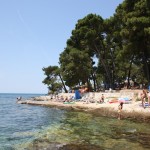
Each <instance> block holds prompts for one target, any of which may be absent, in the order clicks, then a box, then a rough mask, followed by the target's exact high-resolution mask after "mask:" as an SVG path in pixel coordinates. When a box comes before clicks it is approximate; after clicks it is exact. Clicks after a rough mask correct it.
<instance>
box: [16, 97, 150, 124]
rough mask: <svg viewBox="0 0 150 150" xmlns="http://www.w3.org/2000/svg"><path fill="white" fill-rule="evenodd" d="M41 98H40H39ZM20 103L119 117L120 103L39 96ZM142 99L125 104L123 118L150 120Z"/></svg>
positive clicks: (139, 120)
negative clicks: (51, 98)
mask: <svg viewBox="0 0 150 150" xmlns="http://www.w3.org/2000/svg"><path fill="white" fill-rule="evenodd" d="M39 99H40V100H39ZM17 103H18V104H28V105H40V106H46V107H55V108H59V109H67V110H72V111H84V112H88V113H93V114H94V115H99V116H107V117H113V118H117V115H118V112H117V109H118V105H119V103H113V104H110V103H108V102H105V103H103V104H99V103H88V104H86V103H83V102H81V101H75V102H74V103H67V104H66V103H63V102H57V101H55V100H45V99H41V98H38V100H37V99H34V100H23V101H18V102H17ZM140 104H141V102H140V101H133V102H132V103H130V104H124V106H123V111H122V116H123V118H122V119H130V120H133V121H138V122H150V108H149V107H147V108H145V109H144V108H143V107H141V106H140Z"/></svg>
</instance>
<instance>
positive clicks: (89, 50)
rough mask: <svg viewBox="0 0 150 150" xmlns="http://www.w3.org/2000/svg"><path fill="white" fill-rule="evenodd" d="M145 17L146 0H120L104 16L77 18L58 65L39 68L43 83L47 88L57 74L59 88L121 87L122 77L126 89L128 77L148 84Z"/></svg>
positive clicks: (149, 31)
mask: <svg viewBox="0 0 150 150" xmlns="http://www.w3.org/2000/svg"><path fill="white" fill-rule="evenodd" d="M149 16H150V1H148V0H124V1H123V3H122V4H120V5H119V6H118V7H117V8H116V12H115V14H114V15H113V16H112V17H110V18H108V19H103V18H102V17H101V16H99V15H96V14H88V15H87V16H85V17H84V18H82V19H79V20H78V21H77V24H76V25H75V29H73V30H72V34H71V36H70V38H69V39H67V40H66V48H65V49H64V50H63V51H62V53H61V54H60V57H59V64H60V66H59V67H57V66H49V67H48V68H44V69H43V71H44V72H45V75H46V76H47V77H46V78H45V79H44V81H43V83H44V84H47V85H48V86H49V88H50V87H51V86H50V85H53V84H54V83H58V78H57V77H58V76H59V78H60V79H61V85H63V86H62V87H63V89H66V87H65V86H68V87H70V88H72V87H74V86H77V85H83V84H87V85H93V89H94V90H95V91H96V90H98V89H99V88H100V85H101V84H102V83H103V84H104V85H105V88H113V89H114V88H117V87H119V88H121V86H122V85H123V84H124V81H125V80H126V79H127V80H128V85H127V88H130V80H132V81H134V82H136V83H138V84H145V85H148V84H150V17H149ZM58 68H59V69H58ZM52 77H53V78H52ZM65 91H66V92H67V90H65Z"/></svg>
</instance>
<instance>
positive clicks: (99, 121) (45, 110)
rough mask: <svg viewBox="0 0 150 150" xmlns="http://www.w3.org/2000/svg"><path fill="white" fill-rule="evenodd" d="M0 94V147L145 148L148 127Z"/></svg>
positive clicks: (13, 149) (53, 149) (62, 149)
mask: <svg viewBox="0 0 150 150" xmlns="http://www.w3.org/2000/svg"><path fill="white" fill-rule="evenodd" d="M18 96H22V97H23V98H28V97H34V96H38V95H35V94H0V150H38V149H39V150H44V149H50V150H56V149H57V150H58V149H60V150H71V149H72V150H80V149H81V150H88V149H89V150H129V149H131V150H148V149H150V128H149V124H146V123H135V122H132V121H127V120H117V119H114V118H108V117H99V116H93V115H92V114H88V113H84V112H73V111H67V110H66V111H65V110H60V109H57V108H49V107H42V106H32V105H21V104H17V103H16V98H17V97H18Z"/></svg>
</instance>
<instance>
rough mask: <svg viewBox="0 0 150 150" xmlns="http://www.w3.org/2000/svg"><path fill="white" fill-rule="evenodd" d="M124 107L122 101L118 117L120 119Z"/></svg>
mask: <svg viewBox="0 0 150 150" xmlns="http://www.w3.org/2000/svg"><path fill="white" fill-rule="evenodd" d="M122 109H123V102H121V103H120V104H119V106H118V119H119V120H120V119H121V112H122Z"/></svg>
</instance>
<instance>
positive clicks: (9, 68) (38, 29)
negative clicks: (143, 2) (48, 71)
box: [0, 0, 123, 94]
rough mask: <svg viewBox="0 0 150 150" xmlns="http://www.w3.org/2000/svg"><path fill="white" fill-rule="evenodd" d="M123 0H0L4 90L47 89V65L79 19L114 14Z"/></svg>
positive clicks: (53, 61) (0, 88) (55, 60)
mask: <svg viewBox="0 0 150 150" xmlns="http://www.w3.org/2000/svg"><path fill="white" fill-rule="evenodd" d="M122 2H123V0H93V1H92V0H86V1H85V0H0V93H44V94H46V93H47V86H46V85H44V84H43V83H42V80H43V79H44V78H45V76H44V72H43V71H42V68H43V67H48V66H50V65H58V61H59V54H60V53H61V52H62V51H63V50H64V48H65V47H66V41H67V39H69V37H70V36H71V31H72V30H73V29H74V27H75V24H76V23H77V21H78V20H79V19H82V18H83V17H85V16H86V15H88V14H90V13H93V14H97V15H100V16H102V17H103V18H104V19H105V18H109V17H110V16H113V14H114V12H115V9H116V7H117V6H118V5H119V4H120V3H122Z"/></svg>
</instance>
